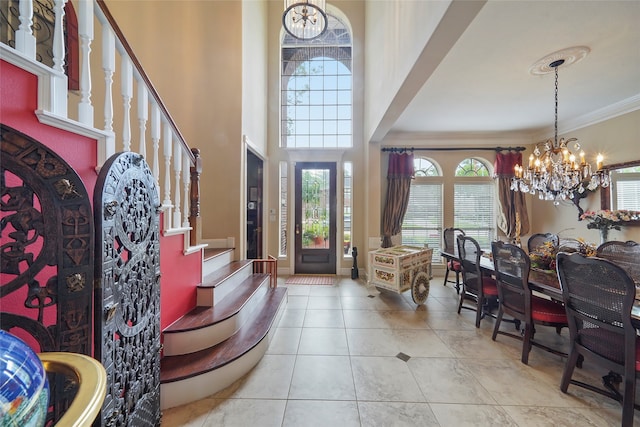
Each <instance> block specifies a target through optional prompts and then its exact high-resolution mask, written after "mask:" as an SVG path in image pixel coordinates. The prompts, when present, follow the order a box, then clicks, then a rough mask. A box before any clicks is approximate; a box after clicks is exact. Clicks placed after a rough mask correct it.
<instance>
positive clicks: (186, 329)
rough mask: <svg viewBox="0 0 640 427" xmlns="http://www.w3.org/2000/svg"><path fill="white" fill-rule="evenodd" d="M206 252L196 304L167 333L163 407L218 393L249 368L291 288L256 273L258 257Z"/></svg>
mask: <svg viewBox="0 0 640 427" xmlns="http://www.w3.org/2000/svg"><path fill="white" fill-rule="evenodd" d="M205 257H206V259H205V261H204V264H203V276H204V278H203V280H202V283H201V284H200V285H199V286H198V287H197V306H196V307H195V308H194V309H193V310H191V311H190V312H188V313H186V314H185V315H184V316H182V317H181V318H180V319H178V320H176V321H175V322H174V323H173V324H172V325H171V326H169V327H168V328H166V329H165V330H164V332H163V338H164V345H163V347H164V356H163V358H162V360H161V365H160V383H161V386H160V396H161V402H160V406H161V409H166V408H171V407H174V406H179V405H184V404H186V403H189V402H193V401H196V400H199V399H202V398H204V397H206V396H209V395H211V394H213V393H216V392H218V391H220V390H222V389H223V388H225V387H227V386H229V385H230V384H232V383H233V382H234V381H236V380H237V379H239V378H240V377H242V376H243V375H244V374H246V373H247V372H248V371H249V370H251V368H253V366H255V365H256V363H258V362H259V361H260V359H261V358H262V356H263V355H264V353H265V351H266V350H267V348H268V346H269V341H270V338H271V332H272V331H274V330H275V326H276V325H277V323H278V321H279V319H280V315H281V312H282V310H283V308H284V306H285V304H284V303H285V301H286V295H287V289H286V288H277V287H275V286H270V283H272V282H271V276H270V275H269V274H266V273H256V272H254V271H262V269H261V268H254V260H242V261H233V249H222V250H207V251H205ZM256 262H258V261H257V260H256Z"/></svg>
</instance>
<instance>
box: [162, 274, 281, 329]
mask: <svg viewBox="0 0 640 427" xmlns="http://www.w3.org/2000/svg"><path fill="white" fill-rule="evenodd" d="M268 278H269V275H268V274H253V275H252V276H250V277H249V278H247V279H246V280H245V281H244V282H242V283H241V284H240V285H239V286H238V289H237V291H235V292H234V293H232V294H230V295H228V296H226V297H225V298H223V299H222V301H220V302H219V303H217V304H216V305H215V306H214V307H196V308H194V309H193V310H191V311H190V312H188V313H187V314H185V315H184V316H182V317H181V318H180V319H178V320H176V321H175V322H173V324H171V326H169V327H168V328H166V329H165V330H164V331H163V333H165V334H171V333H179V332H185V331H193V330H196V329H201V328H206V327H207V326H211V325H215V324H216V323H218V322H221V321H223V320H225V319H228V318H229V317H231V316H233V315H234V314H236V313H238V312H239V311H240V309H242V307H243V306H244V305H245V304H246V303H247V301H248V300H249V298H250V296H251V295H252V294H253V293H255V292H256V290H257V289H258V288H260V286H261V285H263V284H264V282H265V280H268Z"/></svg>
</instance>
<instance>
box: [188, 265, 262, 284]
mask: <svg viewBox="0 0 640 427" xmlns="http://www.w3.org/2000/svg"><path fill="white" fill-rule="evenodd" d="M252 262H253V261H252V260H250V259H245V260H241V261H232V262H230V263H229V264H227V265H225V266H224V267H222V268H219V269H218V270H216V271H214V272H213V273H210V274H207V275H206V276H205V277H204V278H203V279H202V283H201V284H199V285H198V287H199V288H215V287H216V286H218V285H219V284H220V283H222V282H224V280H225V279H226V278H228V277H229V276H232V275H233V274H234V273H235V272H237V271H238V270H240V269H242V268H243V267H245V266H246V265H247V264H251V263H252Z"/></svg>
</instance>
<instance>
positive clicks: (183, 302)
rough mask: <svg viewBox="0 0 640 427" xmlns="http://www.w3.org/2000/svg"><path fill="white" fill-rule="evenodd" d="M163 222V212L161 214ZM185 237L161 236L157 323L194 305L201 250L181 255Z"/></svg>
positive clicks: (165, 323) (173, 318) (169, 321)
mask: <svg viewBox="0 0 640 427" xmlns="http://www.w3.org/2000/svg"><path fill="white" fill-rule="evenodd" d="M160 223H162V215H161V217H160ZM183 248H184V237H183V236H182V235H178V236H161V237H160V274H161V275H162V276H161V277H160V286H161V291H160V327H161V329H162V330H164V329H165V328H166V327H167V326H169V325H171V324H172V323H173V322H175V321H176V320H178V319H179V318H180V317H181V316H182V315H183V314H185V313H186V312H188V311H189V310H191V309H192V308H194V307H195V306H196V288H195V286H196V285H198V284H200V279H201V278H202V252H201V251H198V252H196V253H193V254H191V255H187V256H185V255H183V253H182V252H183Z"/></svg>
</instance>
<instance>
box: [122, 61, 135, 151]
mask: <svg viewBox="0 0 640 427" xmlns="http://www.w3.org/2000/svg"><path fill="white" fill-rule="evenodd" d="M121 90H122V104H123V110H124V111H123V117H122V144H123V149H124V151H131V98H133V67H132V65H131V60H130V59H129V57H128V56H122V87H121Z"/></svg>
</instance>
